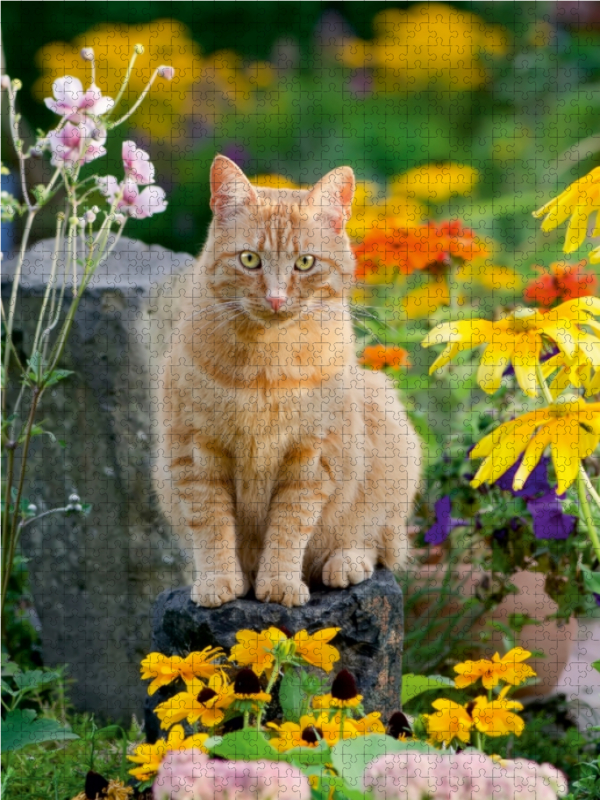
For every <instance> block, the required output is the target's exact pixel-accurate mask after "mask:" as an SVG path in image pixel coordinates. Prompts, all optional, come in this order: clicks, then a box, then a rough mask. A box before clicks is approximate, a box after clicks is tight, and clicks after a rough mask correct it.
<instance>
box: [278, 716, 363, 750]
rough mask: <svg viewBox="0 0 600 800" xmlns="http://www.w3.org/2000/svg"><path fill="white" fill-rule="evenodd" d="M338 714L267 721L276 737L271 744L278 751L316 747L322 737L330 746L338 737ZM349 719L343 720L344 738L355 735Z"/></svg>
mask: <svg viewBox="0 0 600 800" xmlns="http://www.w3.org/2000/svg"><path fill="white" fill-rule="evenodd" d="M340 716H341V715H340V714H339V713H338V714H334V715H333V716H332V717H330V715H329V714H327V713H325V712H322V713H320V714H305V715H304V716H303V717H301V718H300V723H299V724H298V723H296V722H283V723H282V724H281V725H277V724H276V723H275V722H269V723H267V727H268V728H271V729H272V730H274V731H275V732H276V734H277V736H276V737H274V738H273V739H271V740H270V741H271V744H272V746H273V747H274V748H275V749H276V750H278V751H279V752H280V753H283V752H285V751H286V750H291V749H293V748H294V747H317V746H318V743H319V740H320V739H324V740H325V741H326V742H327V744H328V745H329V746H330V747H333V745H334V744H337V742H338V741H339V739H340V722H341V719H340ZM351 722H352V721H351V720H346V721H345V722H344V739H352V738H354V737H355V736H357V731H356V729H355V728H354V726H353V725H352V724H351Z"/></svg>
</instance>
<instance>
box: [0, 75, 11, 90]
mask: <svg viewBox="0 0 600 800" xmlns="http://www.w3.org/2000/svg"><path fill="white" fill-rule="evenodd" d="M0 87H2V89H10V78H9V77H8V75H3V76H2V77H1V78H0Z"/></svg>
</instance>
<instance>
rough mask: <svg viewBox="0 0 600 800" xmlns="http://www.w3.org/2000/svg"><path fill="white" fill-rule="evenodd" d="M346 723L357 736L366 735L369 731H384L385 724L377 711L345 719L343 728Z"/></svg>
mask: <svg viewBox="0 0 600 800" xmlns="http://www.w3.org/2000/svg"><path fill="white" fill-rule="evenodd" d="M346 725H350V727H351V728H352V729H354V730H355V731H356V732H357V733H358V734H359V736H368V735H369V734H370V733H385V725H384V724H383V722H382V721H381V714H380V713H379V711H372V712H371V713H370V714H367V716H366V717H362V718H361V719H349V720H345V722H344V728H345V727H346Z"/></svg>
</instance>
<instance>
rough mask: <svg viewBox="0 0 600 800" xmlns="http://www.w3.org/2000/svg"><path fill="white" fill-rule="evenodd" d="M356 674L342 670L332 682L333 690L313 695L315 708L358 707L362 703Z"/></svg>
mask: <svg viewBox="0 0 600 800" xmlns="http://www.w3.org/2000/svg"><path fill="white" fill-rule="evenodd" d="M362 699H363V698H362V694H359V693H358V689H357V686H356V680H355V678H354V675H353V674H352V673H351V672H349V671H348V670H347V669H343V670H341V672H338V674H337V675H336V676H335V678H334V680H333V683H332V684H331V692H330V693H329V694H322V695H317V696H316V697H313V700H312V705H313V708H323V709H330V708H357V707H358V706H359V705H360V704H361V703H362Z"/></svg>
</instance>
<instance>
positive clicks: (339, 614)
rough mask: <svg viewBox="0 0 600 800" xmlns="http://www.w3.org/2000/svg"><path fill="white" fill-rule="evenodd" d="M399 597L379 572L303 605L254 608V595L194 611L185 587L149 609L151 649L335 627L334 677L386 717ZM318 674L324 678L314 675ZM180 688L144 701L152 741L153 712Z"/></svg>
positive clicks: (398, 661)
mask: <svg viewBox="0 0 600 800" xmlns="http://www.w3.org/2000/svg"><path fill="white" fill-rule="evenodd" d="M403 621H404V620H403V607H402V592H401V590H400V587H399V586H398V584H397V582H396V580H395V578H394V576H393V575H392V573H391V572H389V571H388V570H386V569H380V570H377V572H376V573H375V575H374V576H373V577H372V578H371V579H370V580H368V581H365V582H364V583H361V584H359V585H358V586H351V587H349V588H348V589H323V590H322V591H313V592H312V593H311V598H310V601H309V602H308V603H307V604H306V605H305V606H302V607H301V608H284V606H281V605H278V604H276V603H259V602H258V601H257V600H255V599H254V596H253V595H248V597H245V598H243V599H240V600H235V601H234V602H232V603H227V604H226V605H224V606H221V607H220V608H200V607H199V606H197V605H196V604H195V603H192V601H191V600H190V589H189V587H188V588H185V589H175V590H174V591H166V592H163V593H162V594H161V595H160V596H159V598H158V600H157V601H156V603H155V605H154V608H153V612H152V646H151V648H150V651H152V652H160V653H164V654H165V655H182V656H186V655H188V653H190V652H192V651H195V650H202V649H204V648H205V647H208V646H209V645H210V646H211V647H216V646H220V647H223V648H224V649H225V650H226V651H227V652H229V649H230V648H231V647H232V646H233V645H234V644H236V638H235V634H236V632H237V631H239V630H242V629H243V628H246V629H249V630H255V631H260V630H264V629H265V628H268V627H270V626H274V627H278V626H283V627H285V628H286V629H287V630H288V631H290V632H291V633H292V634H294V633H297V632H298V631H299V630H302V629H306V630H307V631H308V632H309V633H315V631H318V630H321V629H322V628H333V627H336V628H341V630H340V632H339V633H338V635H337V636H336V638H335V639H334V640H332V642H331V644H333V645H334V646H335V647H336V648H337V649H338V650H339V652H340V656H341V658H340V661H338V662H336V664H335V666H334V671H333V673H332V674H331V677H332V678H333V675H335V673H336V672H338V671H339V670H341V669H348V670H350V671H351V672H352V673H353V674H354V675H355V676H356V679H357V683H358V688H359V691H360V693H361V694H362V695H363V696H364V707H365V711H366V712H367V713H369V712H370V711H381V712H382V714H383V718H384V720H385V719H386V718H387V717H388V716H389V714H391V713H392V712H393V711H395V710H396V709H398V708H399V706H400V680H401V675H402V641H403V630H404V628H403ZM320 674H322V675H323V674H324V673H320ZM182 688H183V686H178V685H177V684H171V685H170V686H167V687H164V688H163V689H160V690H159V691H158V692H156V694H154V695H153V696H152V697H148V698H147V700H146V710H145V718H146V735H147V738H148V740H149V741H155V740H156V739H157V738H158V736H159V735H160V726H159V722H158V719H157V717H156V715H155V714H154V708H155V707H156V706H157V705H158V704H159V703H162V702H163V701H164V700H167V699H168V698H169V697H172V696H173V695H174V694H176V693H177V692H178V691H181V690H182Z"/></svg>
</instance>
